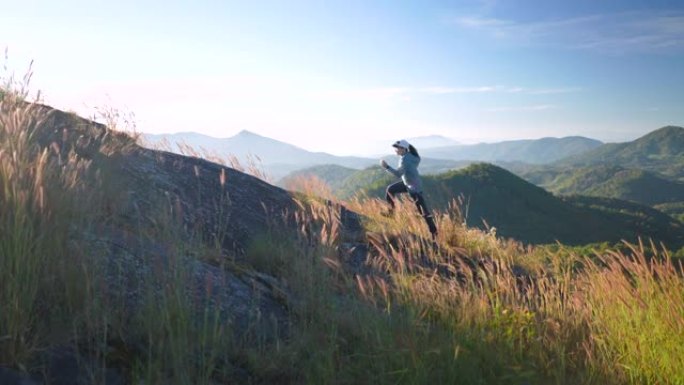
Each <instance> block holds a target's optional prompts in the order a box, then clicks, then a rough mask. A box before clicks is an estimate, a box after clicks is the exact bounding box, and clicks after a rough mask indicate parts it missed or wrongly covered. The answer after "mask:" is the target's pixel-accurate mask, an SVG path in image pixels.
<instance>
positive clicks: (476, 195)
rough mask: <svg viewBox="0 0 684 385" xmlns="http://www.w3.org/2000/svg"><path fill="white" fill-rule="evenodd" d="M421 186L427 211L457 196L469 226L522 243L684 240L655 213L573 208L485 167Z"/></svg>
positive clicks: (373, 191)
mask: <svg viewBox="0 0 684 385" xmlns="http://www.w3.org/2000/svg"><path fill="white" fill-rule="evenodd" d="M424 184H425V192H426V196H427V198H428V201H429V203H430V204H431V205H432V207H434V208H437V209H441V210H444V209H446V208H447V207H449V204H450V203H451V202H452V201H453V200H454V199H455V198H457V197H461V198H462V202H463V203H462V208H461V210H462V211H463V215H464V216H465V217H466V219H467V223H468V224H469V225H470V226H477V227H480V228H486V226H487V225H488V226H494V227H496V228H497V233H498V234H501V235H502V236H506V237H512V238H515V239H518V240H522V241H525V242H532V243H552V242H555V241H560V242H563V243H567V244H582V243H591V242H601V241H613V242H614V241H619V240H620V239H623V238H626V239H631V240H635V239H636V237H637V236H644V237H654V238H655V239H658V240H662V241H664V242H667V243H671V244H672V245H677V246H678V245H680V244H682V242H683V241H684V230H683V229H682V224H681V223H678V222H676V221H673V220H672V218H670V217H668V216H667V215H664V214H662V213H660V212H658V211H656V210H652V209H650V210H649V209H648V208H647V207H642V206H638V205H629V207H631V208H632V210H617V211H619V213H613V214H611V215H607V214H606V211H605V210H598V209H597V208H598V206H600V205H596V207H594V206H593V205H591V204H581V205H578V204H577V202H578V201H576V200H572V199H560V198H558V197H555V196H554V195H552V194H551V193H549V192H547V191H546V190H544V189H542V188H540V187H537V186H535V185H533V184H531V183H529V182H526V181H524V180H523V179H521V178H519V177H517V176H515V175H514V174H512V173H510V172H508V171H506V170H504V169H502V168H500V167H497V166H494V165H490V164H477V165H473V166H470V167H468V168H466V169H463V170H459V171H453V172H449V173H445V174H440V175H437V176H428V177H425V178H424ZM383 191H384V183H383V182H376V184H375V185H373V186H372V187H371V188H370V189H368V193H369V194H370V195H371V196H377V197H381V196H382V195H383ZM586 200H591V199H590V198H586ZM583 202H584V201H583ZM624 204H625V205H628V204H627V203H624ZM636 207H639V209H637V208H636ZM642 216H645V217H646V218H648V219H647V220H646V222H648V223H649V225H648V226H642V225H643V224H644V222H641V221H639V220H637V219H638V218H640V217H642ZM485 223H486V225H485Z"/></svg>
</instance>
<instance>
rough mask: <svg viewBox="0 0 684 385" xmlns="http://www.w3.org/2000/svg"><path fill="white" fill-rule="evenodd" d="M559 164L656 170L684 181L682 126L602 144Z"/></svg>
mask: <svg viewBox="0 0 684 385" xmlns="http://www.w3.org/2000/svg"><path fill="white" fill-rule="evenodd" d="M558 164H559V165H570V166H588V165H597V164H608V165H617V166H622V167H625V168H636V169H643V170H647V171H653V172H658V173H661V174H664V175H667V176H669V177H672V178H676V179H679V180H684V128H682V127H678V126H666V127H662V128H660V129H658V130H655V131H653V132H651V133H649V134H647V135H645V136H643V137H641V138H639V139H636V140H634V141H632V142H626V143H611V144H605V145H603V146H601V147H598V148H596V149H594V150H591V151H588V152H586V153H583V154H581V155H578V156H573V157H570V158H566V159H562V160H560V161H559V162H558Z"/></svg>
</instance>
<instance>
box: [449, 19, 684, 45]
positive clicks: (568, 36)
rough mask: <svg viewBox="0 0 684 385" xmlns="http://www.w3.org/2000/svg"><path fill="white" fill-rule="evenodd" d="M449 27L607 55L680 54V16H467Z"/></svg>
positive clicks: (683, 38) (683, 35)
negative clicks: (531, 18)
mask: <svg viewBox="0 0 684 385" xmlns="http://www.w3.org/2000/svg"><path fill="white" fill-rule="evenodd" d="M452 23H453V24H455V25H457V26H459V27H462V28H466V29H472V30H479V31H483V32H485V33H487V34H489V35H491V36H493V37H495V38H498V39H502V40H503V39H505V40H510V41H514V42H519V43H524V44H542V45H552V46H561V47H565V48H570V49H584V50H593V51H599V52H603V53H609V54H627V53H644V52H648V53H656V52H657V53H667V52H673V51H675V52H680V51H683V50H684V13H682V12H664V11H641V12H621V13H616V14H597V15H588V16H582V17H575V18H567V19H557V20H543V21H528V22H522V21H514V20H504V19H496V18H487V17H481V16H468V17H459V18H455V19H453V20H452Z"/></svg>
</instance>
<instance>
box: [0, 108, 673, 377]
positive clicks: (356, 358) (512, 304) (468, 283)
mask: <svg viewBox="0 0 684 385" xmlns="http://www.w3.org/2000/svg"><path fill="white" fill-rule="evenodd" d="M174 171H176V172H174ZM457 175H460V179H458V178H455V176H457ZM445 178H447V179H453V180H459V182H461V183H464V184H465V183H471V188H473V189H484V188H485V187H486V186H484V185H483V183H484V182H486V183H487V184H488V185H490V186H489V187H488V188H496V187H500V188H503V189H506V190H510V191H509V192H508V193H507V194H508V195H506V196H507V197H509V198H510V199H512V200H516V199H518V197H519V195H520V194H521V193H522V194H531V195H532V196H533V197H535V199H540V200H544V199H546V198H548V194H547V193H545V192H544V191H543V190H541V189H539V188H536V187H534V186H532V187H530V186H527V185H524V184H520V183H519V182H518V181H517V179H515V177H512V176H511V175H509V174H507V173H506V172H505V171H504V170H501V169H498V168H495V167H492V166H489V165H479V166H476V167H473V168H471V169H468V170H463V171H462V172H460V173H454V175H452V177H451V178H448V177H446V176H445ZM445 183H446V181H445ZM452 187H455V186H452ZM483 194H484V195H489V194H492V192H491V191H484V190H483ZM492 196H497V195H496V194H494V195H492ZM290 198H291V196H290V195H289V194H287V192H284V191H282V190H281V189H278V188H276V187H273V186H269V185H267V184H266V183H263V182H261V181H259V180H258V179H256V178H252V177H249V176H248V175H244V174H242V173H239V172H237V171H235V170H232V169H230V168H227V167H222V166H220V165H218V164H214V163H211V162H207V161H205V160H202V159H197V158H193V157H184V156H180V155H174V154H169V153H165V152H157V151H149V150H142V149H140V148H139V147H137V146H136V144H135V142H134V140H133V139H132V138H130V137H128V136H127V135H124V134H121V133H118V132H116V131H114V130H112V129H111V127H104V126H102V125H97V124H95V123H93V122H89V121H86V120H84V119H81V118H79V117H76V116H73V115H71V114H65V113H62V112H59V111H55V110H52V109H50V108H47V107H45V106H40V105H36V104H25V103H23V101H21V100H14V98H12V99H7V97H6V96H2V95H0V383H2V384H3V385H5V384H7V385H10V384H11V385H15V384H38V383H51V384H59V383H70V384H71V383H82V384H95V385H101V384H109V385H111V384H123V385H129V384H135V385H138V384H149V385H215V384H257V385H260V384H380V385H384V384H416V385H417V384H456V383H457V384H465V385H469V384H472V385H476V384H477V385H481V384H505V385H509V384H510V385H519V384H530V385H542V384H605V385H622V384H635V385H636V384H680V383H684V370H683V369H682V366H681V363H680V357H682V356H684V335H682V330H684V279H683V278H682V275H681V266H678V265H677V264H676V262H675V261H673V260H672V258H670V257H669V256H668V255H667V253H665V251H663V250H661V249H659V248H655V247H654V248H651V247H649V246H648V245H646V246H644V245H640V244H634V245H632V244H629V245H625V246H624V248H623V249H622V250H616V249H611V248H607V249H606V248H604V249H597V250H590V251H589V253H588V254H583V253H582V252H580V251H578V250H577V249H567V248H565V247H563V246H555V247H553V248H550V247H528V246H524V245H522V244H520V243H517V242H512V241H509V240H503V239H501V238H498V237H496V236H495V235H494V234H493V233H491V232H482V231H479V230H477V229H474V228H469V227H466V226H464V225H463V223H462V220H461V218H460V217H459V216H458V215H456V214H455V213H453V212H449V213H438V215H437V217H436V219H437V222H438V226H439V228H440V234H439V237H438V238H437V239H436V240H434V242H433V241H432V240H430V239H429V238H428V234H427V233H426V229H425V227H424V224H423V222H422V218H420V217H417V216H411V215H402V216H396V217H394V218H387V217H385V216H383V215H381V211H382V208H383V205H382V204H380V203H379V202H377V201H375V200H358V201H355V202H353V203H352V204H351V206H350V207H349V209H351V210H352V211H349V210H348V209H344V210H342V209H341V208H340V207H339V206H337V205H335V204H334V203H331V202H327V201H322V200H320V199H319V198H318V197H316V196H310V197H304V198H303V199H302V200H300V201H299V202H298V204H296V205H293V206H290V205H285V207H287V208H288V210H295V212H294V213H292V214H293V215H292V216H288V215H285V214H283V215H282V216H280V215H278V213H274V212H264V210H263V209H264V208H265V207H264V206H266V207H269V204H270V203H275V202H279V201H281V200H288V201H289V199H290ZM489 203H491V204H495V203H496V202H489ZM505 203H506V202H503V203H501V202H500V203H498V205H499V206H498V207H499V208H501V206H502V205H503V204H505ZM529 203H530V204H531V203H532V202H529ZM609 203H610V202H609ZM512 204H516V205H517V204H518V203H516V202H513V203H512ZM548 204H549V205H554V204H555V203H554V202H552V201H548ZM262 205H263V206H262ZM605 206H610V207H609V208H610V209H611V210H612V209H615V210H618V211H619V210H622V208H621V207H620V206H613V205H612V204H611V205H608V204H606V205H605ZM406 209H408V207H407V208H406ZM531 209H532V210H534V206H533V207H532V208H531ZM354 212H357V213H359V214H360V217H357V216H356V214H354ZM354 218H356V219H354ZM359 218H362V220H361V222H358V223H357V221H358V220H359ZM350 222H351V223H350ZM255 223H261V224H262V225H263V224H269V227H267V228H262V227H256V228H255V227H254V224H255ZM351 224H354V225H356V226H351ZM584 225H588V224H587V223H585V224H584ZM250 230H251V231H250ZM256 230H258V233H254V231H256ZM226 238H227V239H228V240H229V242H227V243H228V244H224V243H223V242H221V241H222V240H223V239H226ZM239 242H242V243H245V244H246V247H245V248H244V249H243V250H242V251H240V250H236V249H235V248H234V247H233V246H234V243H239ZM679 255H684V250H682V251H680V252H679ZM265 303H267V304H268V306H265ZM276 309H277V310H278V311H275V310H276ZM269 310H270V311H269ZM55 376H59V377H55ZM60 379H61V380H60ZM58 380H59V381H58Z"/></svg>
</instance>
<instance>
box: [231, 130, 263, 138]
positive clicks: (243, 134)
mask: <svg viewBox="0 0 684 385" xmlns="http://www.w3.org/2000/svg"><path fill="white" fill-rule="evenodd" d="M235 137H259V138H263V136H261V135H259V134H257V133H255V132H252V131H249V130H241V131H240V132H238V133H237V134H236V135H235Z"/></svg>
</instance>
